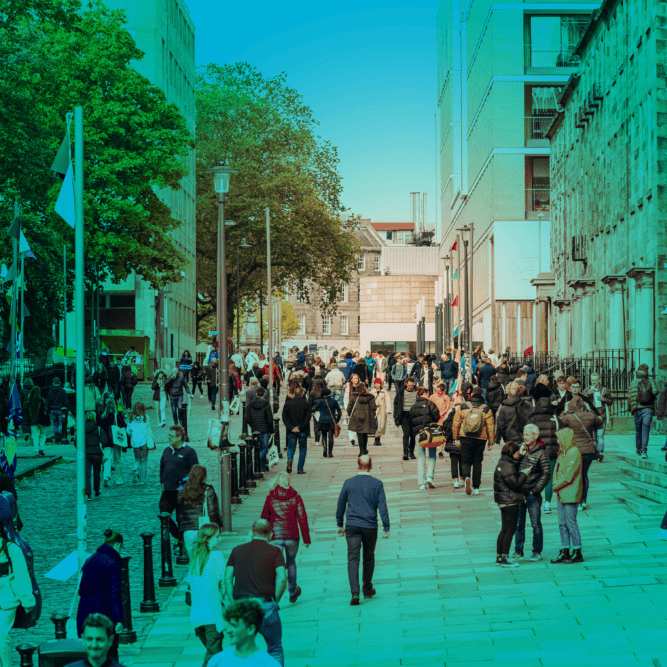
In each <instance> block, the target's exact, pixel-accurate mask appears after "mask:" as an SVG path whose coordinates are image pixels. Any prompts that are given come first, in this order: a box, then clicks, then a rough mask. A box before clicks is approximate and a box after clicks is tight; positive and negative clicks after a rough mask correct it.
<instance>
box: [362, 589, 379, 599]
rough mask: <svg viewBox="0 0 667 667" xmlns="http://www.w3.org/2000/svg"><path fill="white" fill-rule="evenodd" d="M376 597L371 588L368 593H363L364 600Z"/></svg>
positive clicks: (375, 592)
mask: <svg viewBox="0 0 667 667" xmlns="http://www.w3.org/2000/svg"><path fill="white" fill-rule="evenodd" d="M376 595H377V591H376V590H375V589H374V588H371V590H370V591H368V593H364V597H365V598H374V597H375V596H376Z"/></svg>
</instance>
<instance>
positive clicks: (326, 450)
mask: <svg viewBox="0 0 667 667" xmlns="http://www.w3.org/2000/svg"><path fill="white" fill-rule="evenodd" d="M312 412H313V413H315V412H317V413H319V419H318V422H319V428H320V432H321V433H322V455H323V456H324V458H330V459H332V458H333V446H334V429H335V427H336V424H338V422H339V421H340V418H341V417H342V416H343V411H342V410H341V408H340V405H338V401H337V400H336V399H335V398H333V396H332V395H331V390H330V389H324V390H323V391H322V398H320V399H319V400H318V401H316V402H315V403H314V404H313V407H312Z"/></svg>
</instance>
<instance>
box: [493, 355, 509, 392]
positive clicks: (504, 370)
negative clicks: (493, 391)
mask: <svg viewBox="0 0 667 667" xmlns="http://www.w3.org/2000/svg"><path fill="white" fill-rule="evenodd" d="M496 375H497V376H498V382H500V384H502V385H503V387H506V386H507V385H508V384H509V381H510V367H509V365H508V363H507V360H504V361H501V363H500V366H498V368H496Z"/></svg>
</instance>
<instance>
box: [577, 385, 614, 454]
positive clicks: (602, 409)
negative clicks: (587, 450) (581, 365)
mask: <svg viewBox="0 0 667 667" xmlns="http://www.w3.org/2000/svg"><path fill="white" fill-rule="evenodd" d="M582 396H584V397H585V398H587V399H589V400H590V401H591V403H592V405H593V407H595V408H596V409H597V411H598V412H599V413H600V417H602V426H601V427H600V428H599V429H597V430H596V431H595V446H596V449H597V451H598V461H599V462H600V463H602V460H603V459H604V432H605V430H606V428H607V418H608V416H609V415H608V414H607V410H608V409H609V407H611V406H612V405H613V404H614V399H613V397H612V395H611V391H609V389H607V387H603V386H602V383H601V382H600V375H599V374H598V373H593V374H592V375H591V386H590V387H589V388H588V389H586V391H585V392H583V394H582Z"/></svg>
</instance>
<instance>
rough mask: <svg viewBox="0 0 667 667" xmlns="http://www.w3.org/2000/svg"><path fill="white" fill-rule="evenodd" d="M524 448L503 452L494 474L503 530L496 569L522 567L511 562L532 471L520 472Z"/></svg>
mask: <svg viewBox="0 0 667 667" xmlns="http://www.w3.org/2000/svg"><path fill="white" fill-rule="evenodd" d="M520 456H521V454H520V446H519V443H517V442H508V443H505V445H504V447H503V448H502V450H501V452H500V461H498V464H497V465H496V469H495V470H494V472H493V500H494V502H495V503H496V504H497V505H498V509H499V510H500V519H501V528H500V532H499V533H498V539H497V540H496V565H500V566H501V567H519V564H518V563H515V562H514V561H511V560H510V559H509V553H510V547H511V546H512V538H513V537H514V533H515V532H516V525H517V518H518V516H519V507H521V505H522V504H523V502H524V500H525V496H524V495H523V492H522V491H521V488H522V487H523V485H524V483H525V481H526V475H527V474H529V473H530V472H531V471H530V469H529V468H527V469H526V470H524V471H523V472H519V457H520Z"/></svg>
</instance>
